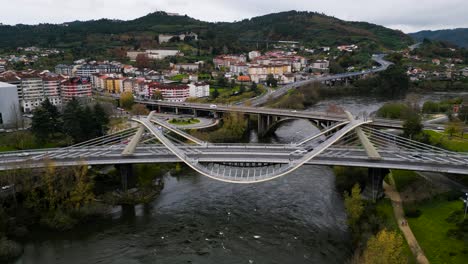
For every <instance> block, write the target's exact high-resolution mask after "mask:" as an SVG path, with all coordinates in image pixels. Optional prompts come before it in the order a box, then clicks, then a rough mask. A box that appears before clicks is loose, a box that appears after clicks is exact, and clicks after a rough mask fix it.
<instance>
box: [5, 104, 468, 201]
mask: <svg viewBox="0 0 468 264" xmlns="http://www.w3.org/2000/svg"><path fill="white" fill-rule="evenodd" d="M347 117H348V119H347V120H345V121H337V122H336V123H334V124H331V125H330V126H327V127H324V128H323V129H322V130H321V131H320V132H318V133H317V134H314V135H310V136H309V137H307V138H304V139H302V140H300V141H298V142H295V143H291V144H212V143H209V142H204V141H202V140H200V139H198V138H195V137H193V136H190V135H189V134H187V133H185V132H184V131H181V130H179V129H177V128H176V127H174V126H172V125H170V124H168V123H167V122H165V121H164V120H160V119H157V118H154V112H152V113H151V114H150V115H149V116H148V117H146V118H135V119H133V121H134V122H137V123H138V126H137V127H134V128H131V129H127V130H123V131H120V132H118V133H115V134H111V135H107V136H104V137H101V138H97V139H93V140H90V141H87V142H83V143H80V144H76V145H73V146H70V147H67V148H59V149H38V150H28V151H15V152H3V153H0V170H14V169H20V168H42V167H45V166H46V165H47V164H48V162H53V164H55V165H56V166H76V165H81V164H88V165H116V166H118V167H119V169H120V171H121V173H122V185H123V188H124V189H126V188H127V187H128V186H131V185H132V183H131V182H132V181H134V177H132V173H131V171H132V170H131V164H137V163H164V162H183V163H185V164H186V165H187V166H189V167H190V168H192V169H193V170H195V171H197V172H198V173H200V174H202V175H204V176H207V177H210V178H212V179H215V180H218V181H223V182H229V183H242V184H249V183H258V182H264V181H269V180H273V179H276V178H278V177H282V176H285V175H287V174H289V173H291V172H293V171H295V170H297V169H298V168H299V167H301V166H303V165H341V166H354V167H367V168H369V175H371V176H372V179H370V180H369V182H372V183H373V186H372V190H376V194H379V193H381V186H382V184H381V183H382V180H383V178H384V176H385V175H386V173H387V172H388V169H405V170H415V171H428V172H444V173H456V174H468V154H467V153H455V152H450V151H446V150H443V149H440V148H436V147H433V146H430V145H425V144H422V143H419V142H416V141H412V140H409V139H406V138H402V137H399V136H396V135H393V134H389V133H386V132H383V131H380V130H378V129H376V128H375V127H373V126H372V123H373V120H370V119H369V120H363V119H361V120H358V119H355V118H354V117H353V116H352V115H351V114H349V113H347ZM132 179H133V180H132Z"/></svg>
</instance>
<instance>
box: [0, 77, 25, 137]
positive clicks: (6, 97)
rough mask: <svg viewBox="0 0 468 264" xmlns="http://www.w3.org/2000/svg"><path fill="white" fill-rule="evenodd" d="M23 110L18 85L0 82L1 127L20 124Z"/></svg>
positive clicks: (11, 126) (12, 126)
mask: <svg viewBox="0 0 468 264" xmlns="http://www.w3.org/2000/svg"><path fill="white" fill-rule="evenodd" d="M20 120H21V110H20V105H19V98H18V89H17V87H16V85H12V84H9V83H4V82H0V127H2V128H14V127H18V126H19V122H20Z"/></svg>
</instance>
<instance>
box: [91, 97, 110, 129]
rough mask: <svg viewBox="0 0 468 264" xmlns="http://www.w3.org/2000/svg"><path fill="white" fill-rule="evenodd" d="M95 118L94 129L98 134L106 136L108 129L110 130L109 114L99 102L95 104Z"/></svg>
mask: <svg viewBox="0 0 468 264" xmlns="http://www.w3.org/2000/svg"><path fill="white" fill-rule="evenodd" d="M93 120H94V122H93V123H94V125H95V127H94V129H95V131H96V133H95V134H96V136H98V137H99V136H104V135H105V134H106V132H107V130H109V127H108V124H109V115H108V114H107V113H106V111H105V110H104V108H103V107H102V105H101V104H99V103H98V104H96V105H94V111H93Z"/></svg>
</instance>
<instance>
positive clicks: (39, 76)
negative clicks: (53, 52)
mask: <svg viewBox="0 0 468 264" xmlns="http://www.w3.org/2000/svg"><path fill="white" fill-rule="evenodd" d="M77 79H78V80H80V81H79V82H78V81H76V80H77ZM0 81H1V82H6V83H9V84H11V85H14V86H15V87H16V89H17V96H18V103H19V105H20V107H21V110H22V112H24V113H30V112H32V111H34V109H36V108H37V107H38V106H40V105H41V103H42V102H43V101H44V100H45V99H48V100H49V101H50V102H51V103H52V104H53V105H56V106H59V105H61V104H62V103H63V102H67V101H69V100H71V98H72V97H91V82H90V78H89V77H74V78H72V80H69V79H68V77H67V76H63V75H59V74H55V73H51V72H48V71H44V72H38V71H21V72H14V71H7V72H4V73H0ZM78 84H79V85H81V86H79V85H78Z"/></svg>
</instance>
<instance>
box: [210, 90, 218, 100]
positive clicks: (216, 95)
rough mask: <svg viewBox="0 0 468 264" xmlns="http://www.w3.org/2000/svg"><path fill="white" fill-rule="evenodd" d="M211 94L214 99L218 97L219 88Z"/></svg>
mask: <svg viewBox="0 0 468 264" xmlns="http://www.w3.org/2000/svg"><path fill="white" fill-rule="evenodd" d="M211 96H212V97H213V98H214V99H216V98H218V96H219V92H218V88H214V91H213V93H212V94H211Z"/></svg>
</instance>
